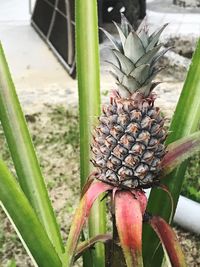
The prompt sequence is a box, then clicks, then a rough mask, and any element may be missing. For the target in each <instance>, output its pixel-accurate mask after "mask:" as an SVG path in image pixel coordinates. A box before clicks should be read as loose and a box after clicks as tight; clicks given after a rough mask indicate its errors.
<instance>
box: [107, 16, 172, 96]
mask: <svg viewBox="0 0 200 267" xmlns="http://www.w3.org/2000/svg"><path fill="white" fill-rule="evenodd" d="M113 23H114V25H115V26H116V28H117V30H118V34H119V37H120V41H118V40H116V39H115V38H114V36H112V35H111V34H110V33H108V32H107V31H105V30H103V32H104V33H105V34H106V36H107V37H108V39H109V40H110V41H111V42H112V44H113V46H114V48H113V49H111V51H112V54H113V55H114V58H115V62H109V63H110V64H111V65H112V67H113V70H114V71H111V74H112V75H113V76H114V78H115V80H116V84H117V86H118V93H119V95H120V96H121V97H130V95H132V94H133V93H135V92H139V93H141V94H143V95H144V96H145V97H147V96H148V95H149V94H150V92H151V91H152V90H153V89H154V87H155V86H156V85H157V83H153V82H152V80H153V78H154V77H155V75H156V74H157V73H158V72H159V71H160V69H157V68H156V67H155V63H156V62H157V61H158V60H159V59H160V58H161V57H162V56H163V55H164V54H165V53H166V52H167V51H168V49H163V50H162V51H159V50H160V48H161V46H162V44H159V38H160V35H161V33H162V32H163V30H164V29H165V27H166V26H167V24H165V25H163V26H162V27H161V28H160V29H158V30H157V31H155V32H153V33H152V34H151V35H149V32H148V29H147V26H146V21H145V20H144V21H143V22H142V23H141V24H140V26H139V28H138V29H137V31H135V30H134V29H133V27H132V25H131V24H130V23H129V21H128V20H127V19H126V17H125V16H124V15H123V13H121V25H120V26H119V25H118V24H117V23H116V22H113Z"/></svg>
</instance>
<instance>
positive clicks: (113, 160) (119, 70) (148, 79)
mask: <svg viewBox="0 0 200 267" xmlns="http://www.w3.org/2000/svg"><path fill="white" fill-rule="evenodd" d="M115 26H116V27H117V30H118V33H119V37H120V42H119V41H117V40H115V38H114V37H113V36H112V35H110V34H109V33H108V32H106V31H104V32H105V33H106V35H107V37H108V38H109V39H110V40H111V42H112V44H113V45H114V48H113V49H112V50H111V51H112V54H113V56H114V58H115V62H114V63H111V64H112V67H113V71H112V72H111V74H112V75H113V76H114V78H115V80H116V84H117V89H116V91H114V92H113V95H112V97H111V100H110V104H109V105H107V106H104V107H103V111H102V115H101V116H100V118H99V125H98V126H97V127H96V128H95V133H94V136H93V143H92V151H93V155H94V156H93V159H92V162H93V164H94V166H95V167H96V168H97V171H98V175H97V178H98V179H99V180H100V181H103V182H106V183H108V184H111V185H114V186H116V187H118V188H126V189H127V188H128V189H137V188H138V189H139V188H141V189H142V188H148V187H151V186H153V185H155V184H157V183H159V174H160V171H161V166H160V165H161V161H162V158H163V157H164V155H165V153H166V150H165V145H164V141H165V139H166V130H165V128H164V118H163V116H162V114H161V113H160V109H159V108H158V107H155V106H154V101H155V95H154V94H153V93H152V90H153V89H154V88H155V86H156V85H157V83H154V82H153V78H154V77H155V75H156V74H157V73H158V71H159V70H158V69H157V68H156V67H155V64H156V62H157V61H158V59H159V58H160V57H161V56H162V55H163V54H164V53H165V52H166V51H167V50H162V51H161V52H159V50H160V48H161V44H159V37H160V35H161V33H162V31H163V30H164V28H165V27H166V25H164V26H163V27H161V28H160V29H159V30H158V31H156V32H154V33H153V34H151V35H149V33H148V30H147V27H146V24H145V22H143V23H142V24H141V25H140V26H139V28H138V30H137V31H134V29H133V28H132V26H131V25H130V23H129V22H128V21H127V19H126V18H125V17H124V16H123V14H122V18H121V25H120V26H119V25H117V24H116V23H115Z"/></svg>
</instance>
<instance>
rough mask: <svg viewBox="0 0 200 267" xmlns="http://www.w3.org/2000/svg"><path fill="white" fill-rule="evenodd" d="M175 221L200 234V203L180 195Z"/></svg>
mask: <svg viewBox="0 0 200 267" xmlns="http://www.w3.org/2000/svg"><path fill="white" fill-rule="evenodd" d="M174 222H175V223H177V224H178V225H180V226H182V227H183V228H185V229H187V230H189V231H191V232H194V233H196V234H200V204H199V203H197V202H195V201H193V200H191V199H188V198H186V197H183V196H180V198H179V201H178V206H177V209H176V213H175V217H174Z"/></svg>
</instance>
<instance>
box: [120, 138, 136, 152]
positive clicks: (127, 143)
mask: <svg viewBox="0 0 200 267" xmlns="http://www.w3.org/2000/svg"><path fill="white" fill-rule="evenodd" d="M119 142H120V144H122V145H123V146H124V147H125V148H127V149H128V150H129V149H130V148H131V147H132V145H133V143H134V142H135V139H134V138H133V137H132V136H131V135H128V134H124V135H123V136H122V137H121V138H120V141H119Z"/></svg>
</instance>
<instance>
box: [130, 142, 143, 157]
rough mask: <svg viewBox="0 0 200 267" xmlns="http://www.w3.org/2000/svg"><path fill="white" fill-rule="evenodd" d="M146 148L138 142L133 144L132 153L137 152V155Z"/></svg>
mask: <svg viewBox="0 0 200 267" xmlns="http://www.w3.org/2000/svg"><path fill="white" fill-rule="evenodd" d="M144 150H145V146H144V145H142V144H140V143H136V144H134V145H133V146H132V148H131V153H133V154H135V155H141V154H142V153H143V151H144Z"/></svg>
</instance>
